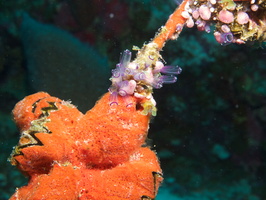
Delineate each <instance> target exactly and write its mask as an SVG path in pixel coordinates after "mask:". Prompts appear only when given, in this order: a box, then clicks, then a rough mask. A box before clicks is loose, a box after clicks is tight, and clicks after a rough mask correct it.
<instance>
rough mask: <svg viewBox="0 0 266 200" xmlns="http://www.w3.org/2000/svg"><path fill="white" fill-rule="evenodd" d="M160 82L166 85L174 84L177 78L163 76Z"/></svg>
mask: <svg viewBox="0 0 266 200" xmlns="http://www.w3.org/2000/svg"><path fill="white" fill-rule="evenodd" d="M160 79H161V81H162V82H163V83H166V84H171V83H175V82H176V81H177V78H176V77H175V76H173V75H170V76H167V75H163V76H161V77H160Z"/></svg>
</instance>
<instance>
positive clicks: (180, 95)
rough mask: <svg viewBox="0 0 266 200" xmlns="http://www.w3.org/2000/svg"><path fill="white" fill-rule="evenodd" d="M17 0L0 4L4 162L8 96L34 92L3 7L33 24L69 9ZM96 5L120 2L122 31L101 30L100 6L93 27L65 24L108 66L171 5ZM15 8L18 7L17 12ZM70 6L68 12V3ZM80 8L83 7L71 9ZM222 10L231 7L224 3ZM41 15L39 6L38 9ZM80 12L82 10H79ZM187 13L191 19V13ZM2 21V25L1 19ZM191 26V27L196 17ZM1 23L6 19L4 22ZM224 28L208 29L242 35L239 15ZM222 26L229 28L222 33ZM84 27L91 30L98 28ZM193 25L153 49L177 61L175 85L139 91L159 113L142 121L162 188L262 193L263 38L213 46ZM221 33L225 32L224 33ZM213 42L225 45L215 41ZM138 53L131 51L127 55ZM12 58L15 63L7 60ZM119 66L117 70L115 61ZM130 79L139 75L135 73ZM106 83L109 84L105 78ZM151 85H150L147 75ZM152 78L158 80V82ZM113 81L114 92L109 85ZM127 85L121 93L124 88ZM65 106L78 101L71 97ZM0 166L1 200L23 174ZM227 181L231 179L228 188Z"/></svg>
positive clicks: (188, 192) (189, 194)
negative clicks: (146, 126)
mask: <svg viewBox="0 0 266 200" xmlns="http://www.w3.org/2000/svg"><path fill="white" fill-rule="evenodd" d="M20 2H22V3H23V2H24V4H21V5H18V4H17V2H12V1H9V2H8V3H6V4H4V5H5V6H6V7H5V6H3V7H1V9H2V10H3V11H5V12H1V13H4V14H5V16H4V17H3V16H2V17H1V25H2V26H1V27H2V32H1V36H2V35H3V40H2V46H3V47H4V49H5V51H3V52H4V53H3V54H1V56H2V58H1V61H2V62H1V63H2V65H1V77H3V79H1V80H2V81H1V97H2V98H1V101H2V102H3V103H2V105H7V106H2V107H3V108H1V117H2V118H3V120H2V122H1V123H2V124H1V134H2V135H3V137H2V138H3V141H8V142H7V143H3V144H2V139H1V145H2V146H1V152H5V154H3V155H1V156H2V157H1V163H6V158H7V157H8V154H9V153H10V149H11V147H12V146H14V145H15V144H16V140H17V137H18V134H17V133H16V129H15V128H14V125H13V124H12V122H11V117H10V111H11V110H12V107H13V106H14V104H15V102H17V101H18V100H19V99H21V98H22V97H23V96H25V95H28V94H30V93H32V92H33V91H32V88H31V89H30V88H29V87H28V77H29V76H28V75H29V74H28V72H27V71H26V66H27V65H26V63H25V60H23V58H24V57H23V56H24V54H23V53H22V52H23V51H24V50H23V49H22V48H21V43H20V38H19V37H18V36H17V35H18V34H17V33H16V29H15V28H14V27H16V26H15V25H16V23H15V19H13V18H12V16H13V14H11V12H10V10H12V9H10V8H11V7H14V8H13V11H14V10H16V11H18V10H20V9H21V7H22V8H23V10H26V11H28V12H29V13H30V15H31V16H33V17H34V18H35V19H38V21H42V22H45V23H54V24H55V21H54V19H55V18H54V16H56V17H58V13H59V11H60V12H62V10H63V11H66V10H68V9H67V8H66V7H67V6H65V7H64V6H61V5H62V3H65V4H64V5H68V4H67V3H66V2H64V1H60V2H56V1H38V2H39V4H38V3H36V4H34V5H33V4H32V3H31V2H27V1H20ZM44 2H45V3H44ZM79 2H84V1H79ZM208 2H209V3H206V1H197V3H198V4H197V6H199V7H201V5H202V8H204V9H205V10H206V7H207V8H208V9H211V5H213V4H212V3H213V1H212V2H211V1H208ZM222 2H223V3H224V4H225V5H226V6H228V5H231V4H232V1H222ZM252 2H254V3H253V4H254V5H260V7H259V8H260V12H261V11H262V10H263V9H262V8H265V4H264V2H263V1H252ZM94 3H95V2H94ZM99 3H101V5H102V7H105V6H106V5H110V4H112V6H109V7H108V9H109V11H110V10H112V9H113V8H115V7H116V6H115V5H119V4H120V5H123V8H124V9H121V10H119V12H122V13H123V15H124V16H127V17H126V19H127V20H129V21H130V22H131V23H128V24H126V25H122V24H121V27H123V28H122V29H121V30H124V31H122V32H120V33H119V32H117V33H116V36H113V37H112V36H110V35H111V34H105V33H103V32H101V31H100V29H99V28H98V29H97V26H98V25H99V22H101V19H100V16H101V14H100V13H97V17H95V19H93V17H91V18H90V19H91V21H90V23H91V24H92V25H91V27H90V28H88V26H89V25H88V24H87V29H86V30H84V29H83V30H84V31H82V28H79V29H76V28H75V29H73V27H77V26H76V24H74V25H73V24H72V25H69V24H68V25H66V26H65V27H64V28H65V29H66V30H68V31H69V32H70V33H72V34H73V35H74V36H77V35H78V36H80V35H82V37H80V39H82V38H83V41H85V42H88V41H89V42H91V41H92V40H94V41H93V43H91V45H92V46H93V47H94V48H96V49H97V50H98V51H99V52H101V53H102V54H104V55H105V56H107V55H108V60H109V63H111V64H110V65H109V68H110V69H111V68H113V66H115V64H113V63H117V61H118V60H119V53H120V52H122V51H123V49H130V48H131V47H132V44H135V45H138V46H141V45H142V43H143V41H144V40H147V39H148V38H149V37H150V36H152V35H153V32H154V30H157V28H158V26H159V25H161V24H163V21H164V20H166V19H167V17H168V15H169V14H170V13H171V12H172V11H171V9H172V10H173V9H174V8H175V7H174V6H173V4H171V3H172V2H169V4H168V3H165V2H157V1H141V2H140V1H130V2H127V1H108V2H104V1H99ZM236 3H237V4H238V5H239V4H241V3H244V4H247V3H248V1H237V2H236ZM15 5H16V6H15ZM136 5H137V6H136ZM193 5H194V4H193ZM193 5H191V7H192V10H188V14H189V15H186V14H187V13H186V14H185V13H184V16H185V17H188V18H187V19H190V17H191V16H190V15H191V13H193V12H192V11H193V9H194V8H195V7H194V6H193ZM171 6H172V7H171ZM18 7H20V8H19V9H18ZM110 7H111V8H112V9H111V8H110ZM253 7H254V6H253ZM33 8H34V9H33ZM55 8H57V9H55ZM58 8H60V9H58ZM70 8H71V9H74V7H73V6H72V7H70ZM105 8H107V6H106V7H105ZM125 8H126V9H125ZM158 8H160V9H158ZM79 9H81V8H80V7H79ZM79 9H78V8H76V9H75V12H78V10H79ZM108 9H106V10H105V16H106V17H108V16H109V17H110V16H113V17H110V19H109V20H110V21H111V19H113V18H114V19H115V18H116V15H110V14H112V13H113V12H108ZM230 9H232V8H231V7H230ZM250 9H251V7H250ZM253 9H254V8H253ZM36 10H38V11H40V13H38V12H36ZM81 10H82V9H81ZM8 11H9V13H8ZM48 11H49V12H48ZM68 11H69V10H68ZM240 11H241V9H237V10H230V11H229V12H231V13H233V14H234V15H235V14H236V13H237V12H240ZM219 12H220V11H219ZM249 12H254V11H249ZM41 13H45V15H43V14H41ZM66 13H68V14H66ZM78 13H80V14H81V13H82V11H79V12H78ZM134 13H137V14H134ZM108 14H109V15H108ZM6 16H8V17H6ZM65 16H68V17H70V18H72V19H74V20H73V21H72V22H75V21H76V20H77V19H82V17H81V16H82V15H79V14H75V17H73V15H72V13H71V12H65ZM78 16H79V17H78ZM140 16H145V20H144V19H143V20H139V19H142V18H141V17H140ZM213 16H214V14H211V18H209V19H207V20H206V19H205V21H208V22H215V23H216V24H220V25H219V26H221V27H222V26H223V25H224V24H223V23H220V22H217V21H212V20H213V18H212V17H213ZM249 16H250V15H249ZM262 16H263V15H262ZM134 17H136V18H134ZM199 17H201V16H199ZM202 17H203V16H202ZM59 18H60V17H59ZM244 18H245V17H244ZM57 19H58V18H57ZM148 19H150V21H149V20H148ZM154 19H157V21H156V20H154ZM198 19H199V18H198ZM252 19H254V18H252ZM8 20H10V21H8ZM160 20H161V21H160ZM192 20H195V19H194V18H192ZM3 21H8V22H10V23H3ZM85 21H86V20H85ZM103 21H104V20H103ZM201 21H202V19H201ZM57 22H60V20H58V21H57ZM255 22H257V25H259V26H262V25H263V23H259V21H256V20H255ZM61 23H62V22H61ZM194 23H195V24H196V26H197V23H196V21H194ZM3 24H4V25H5V26H3ZM6 24H9V25H10V26H8V27H7V26H6ZM79 24H81V22H79ZM82 24H83V26H84V27H86V25H84V24H86V23H82ZM207 24H208V23H207ZM210 24H211V23H210ZM248 24H250V23H244V24H242V25H243V26H244V27H246V28H247V29H248ZM12 25H14V26H12ZM109 25H110V23H109V24H108V26H109ZM118 25H119V23H116V26H118ZM208 25H209V24H208ZM225 25H226V26H227V27H225V26H223V27H224V28H225V29H222V28H221V27H219V26H217V27H215V28H214V29H215V31H214V33H216V32H218V33H220V34H222V35H223V36H224V35H225V36H226V37H222V38H225V39H226V40H229V41H230V42H229V43H232V42H236V41H237V40H238V39H240V36H242V35H243V33H239V32H238V31H236V32H234V31H233V30H231V29H232V27H233V26H234V25H237V26H238V27H239V23H238V22H237V19H234V22H232V23H229V24H225ZM242 25H241V26H242ZM102 26H104V25H102ZM124 26H125V27H126V28H125V27H124ZM78 27H82V26H80V25H79V26H78ZM92 27H93V28H92ZM204 27H205V28H206V27H207V26H204ZM179 28H180V27H179ZM205 28H204V30H205ZM228 28H229V29H230V31H229V32H228ZM90 29H94V30H97V31H98V32H97V31H96V32H97V33H98V34H95V33H94V31H91V30H90ZM115 29H116V28H115ZM196 29H199V27H198V26H197V27H196V28H192V29H190V30H188V29H185V28H183V30H182V33H181V32H180V33H181V34H180V35H179V38H178V41H177V42H176V41H174V42H169V43H168V44H167V45H166V46H165V47H164V51H162V52H161V54H162V56H163V58H164V59H165V60H167V63H165V62H164V61H163V64H164V65H168V66H180V67H182V69H183V70H182V73H181V74H180V75H179V76H178V77H177V78H178V81H177V83H176V84H175V85H163V88H162V89H161V90H156V89H155V90H152V91H151V90H150V89H149V87H148V88H144V92H145V95H147V96H148V97H149V95H150V94H152V96H153V99H155V100H156V105H154V103H153V101H151V102H150V103H149V104H148V105H149V106H151V105H152V106H151V107H148V108H151V110H149V109H148V112H150V111H151V113H153V114H155V111H156V114H157V116H156V117H155V118H154V119H153V121H152V124H151V125H150V127H151V129H150V131H149V132H150V133H151V134H150V135H149V137H150V138H151V139H152V140H153V144H154V145H156V150H157V152H158V155H159V157H160V160H161V164H162V169H163V172H164V178H165V181H164V183H165V187H166V188H168V190H170V191H171V192H172V193H174V194H176V195H177V196H178V197H179V198H183V199H203V198H204V199H214V198H216V199H263V198H265V196H266V195H265V191H264V188H265V167H264V166H265V125H264V124H265V91H266V84H265V74H266V73H265V50H264V49H263V45H264V44H263V43H260V44H258V45H256V44H254V43H249V42H246V44H245V45H240V46H237V45H234V44H230V45H228V46H221V45H219V44H217V42H216V41H215V40H217V37H213V36H212V35H211V34H206V33H202V32H198V31H197V30H196ZM77 30H78V31H77ZM105 30H110V29H109V28H108V29H105ZM178 30H180V29H178ZM206 30H208V28H207V29H206ZM255 30H256V29H255ZM90 31H91V33H90ZM223 31H225V32H228V33H229V34H224V33H225V32H223ZM210 32H213V27H212V26H210ZM77 33H78V34H77ZM93 33H94V34H93ZM129 33H130V34H129ZM245 33H246V32H245ZM241 34H242V35H241ZM257 34H258V32H255V33H254V36H256V37H247V40H256V39H258V38H257ZM143 35H146V37H144V36H143ZM215 35H217V33H216V34H215ZM232 35H233V37H232ZM85 36H87V37H89V40H87V39H86V38H84V37H85ZM260 36H262V37H260V39H263V36H265V34H264V32H262V34H260ZM241 40H243V38H242V39H241ZM218 41H219V40H218ZM238 41H239V40H238ZM220 43H222V44H227V42H221V40H220ZM140 49H141V48H139V49H137V51H138V50H140ZM130 51H131V49H130ZM137 51H134V50H132V51H131V52H132V57H134V53H135V52H137ZM127 52H128V51H127ZM122 57H123V56H122ZM11 60H13V61H16V62H11ZM133 61H134V60H133ZM120 63H121V59H120ZM122 63H123V62H122ZM169 63H170V64H169ZM118 69H119V70H121V68H118ZM133 69H134V70H133V71H134V75H136V73H135V72H136V70H137V69H136V67H135V68H133ZM171 69H173V70H174V71H175V73H176V72H177V71H178V70H177V69H179V67H172V68H171ZM120 72H121V71H120ZM122 72H123V69H122ZM160 73H161V72H160ZM152 74H153V73H152ZM155 74H156V73H155ZM162 74H163V73H162ZM113 75H114V74H113ZM148 75H149V74H146V75H145V79H140V80H138V81H136V83H138V84H139V85H140V86H142V85H141V84H142V82H143V80H145V84H146V83H148V81H150V80H151V79H146V76H148ZM157 75H158V74H157ZM157 75H156V76H157ZM165 75H167V76H170V77H171V81H170V82H174V81H176V78H174V77H175V75H171V74H169V73H165ZM122 77H123V78H126V79H127V81H131V77H134V76H131V75H130V76H127V75H126V76H125V75H124V74H123V76H122ZM122 77H120V78H122ZM136 77H137V78H141V76H136ZM128 79H130V80H128ZM146 80H148V81H146ZM112 83H117V82H116V81H115V80H113V81H112ZM119 83H121V82H119ZM131 83H132V81H131ZM149 83H154V79H153V81H150V82H149ZM160 83H162V82H161V80H160ZM133 85H134V84H133ZM151 85H152V84H151ZM159 85H161V84H159ZM136 86H137V84H136ZM121 87H122V88H123V87H124V85H123V84H119V87H114V88H115V89H114V91H115V92H117V93H119V90H120V89H121ZM111 88H112V89H113V87H111ZM138 88H140V89H141V90H139V91H142V88H141V87H138ZM106 89H107V88H106ZM127 89H128V87H127ZM134 89H136V87H135V88H134ZM128 91H129V90H126V92H128ZM120 93H121V91H120ZM138 93H140V92H138ZM140 94H141V93H140ZM54 95H56V94H54ZM126 96H127V95H126ZM113 97H115V98H112V100H115V101H114V102H117V100H116V97H118V98H120V97H119V95H118V96H116V95H113ZM111 102H112V101H111ZM73 104H75V105H77V104H76V103H75V102H74V101H73ZM155 108H156V109H155ZM152 111H153V112H152ZM5 133H10V134H5ZM2 149H3V151H2ZM2 168H3V169H1V175H2V176H1V177H2V180H4V181H3V189H5V190H6V191H7V190H8V191H9V192H8V194H5V193H6V192H3V193H2V195H3V199H7V198H8V197H9V195H10V194H11V193H13V192H14V188H15V187H17V186H18V185H22V184H25V183H26V182H25V181H24V183H17V182H16V181H21V179H20V178H18V174H16V172H15V171H12V172H11V171H10V170H11V168H10V167H9V166H8V165H7V164H4V165H3V167H2ZM22 182H23V181H22ZM225 185H229V188H228V187H226V186H225ZM6 188H8V189H6Z"/></svg>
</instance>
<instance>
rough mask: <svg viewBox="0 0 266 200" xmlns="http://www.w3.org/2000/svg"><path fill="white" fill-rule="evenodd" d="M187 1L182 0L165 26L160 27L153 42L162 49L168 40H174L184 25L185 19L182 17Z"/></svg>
mask: <svg viewBox="0 0 266 200" xmlns="http://www.w3.org/2000/svg"><path fill="white" fill-rule="evenodd" d="M187 2H188V0H184V1H183V2H182V3H181V5H180V6H179V7H178V8H177V9H176V10H175V11H174V13H173V14H172V15H170V17H169V19H168V20H167V22H166V24H165V26H162V27H161V30H160V32H159V33H158V34H157V35H156V36H155V38H154V40H153V42H154V43H156V44H157V45H158V48H159V49H162V48H163V46H164V44H165V42H166V41H167V40H169V39H176V38H177V37H178V35H179V34H180V32H181V31H182V28H183V25H184V24H185V23H186V21H187V18H185V17H183V16H182V13H183V11H184V10H185V6H186V4H187Z"/></svg>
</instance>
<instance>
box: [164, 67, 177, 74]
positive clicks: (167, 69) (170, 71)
mask: <svg viewBox="0 0 266 200" xmlns="http://www.w3.org/2000/svg"><path fill="white" fill-rule="evenodd" d="M160 72H161V73H165V74H180V73H181V72H182V69H181V68H180V67H178V66H164V67H163V68H162V69H161V70H160Z"/></svg>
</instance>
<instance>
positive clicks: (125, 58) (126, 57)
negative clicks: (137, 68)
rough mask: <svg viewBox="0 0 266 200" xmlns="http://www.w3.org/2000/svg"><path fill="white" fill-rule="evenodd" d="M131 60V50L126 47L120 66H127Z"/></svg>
mask: <svg viewBox="0 0 266 200" xmlns="http://www.w3.org/2000/svg"><path fill="white" fill-rule="evenodd" d="M130 60H131V52H130V51H129V50H128V49H126V50H125V51H124V52H123V53H122V55H121V58H120V67H121V68H125V67H127V65H128V64H129V62H130Z"/></svg>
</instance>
